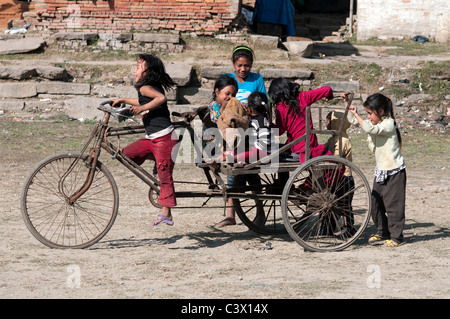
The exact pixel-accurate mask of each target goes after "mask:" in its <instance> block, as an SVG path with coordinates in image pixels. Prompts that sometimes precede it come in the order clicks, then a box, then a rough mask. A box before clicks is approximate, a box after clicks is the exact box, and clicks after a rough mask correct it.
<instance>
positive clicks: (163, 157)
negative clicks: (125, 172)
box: [123, 134, 178, 207]
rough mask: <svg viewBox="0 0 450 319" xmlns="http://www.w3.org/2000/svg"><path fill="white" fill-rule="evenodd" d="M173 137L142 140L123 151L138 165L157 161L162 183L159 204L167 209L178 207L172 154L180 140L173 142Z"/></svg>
mask: <svg viewBox="0 0 450 319" xmlns="http://www.w3.org/2000/svg"><path fill="white" fill-rule="evenodd" d="M171 136H172V134H166V135H164V136H161V137H158V138H155V139H152V140H150V139H147V138H142V139H140V140H137V141H136V142H134V143H131V144H130V145H128V146H126V147H125V148H124V149H123V153H124V154H125V155H126V156H127V157H129V158H130V159H132V160H133V161H134V162H135V163H136V164H138V165H141V164H142V163H144V161H145V160H146V159H154V160H155V162H156V169H157V170H158V178H159V182H160V183H161V187H160V194H159V204H160V205H161V206H165V207H174V206H176V205H177V202H176V198H175V187H174V185H173V176H172V172H173V167H174V162H173V161H172V157H171V153H172V148H173V146H174V145H175V144H176V143H178V140H172V139H171Z"/></svg>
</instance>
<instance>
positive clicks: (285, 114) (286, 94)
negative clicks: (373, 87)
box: [268, 78, 334, 163]
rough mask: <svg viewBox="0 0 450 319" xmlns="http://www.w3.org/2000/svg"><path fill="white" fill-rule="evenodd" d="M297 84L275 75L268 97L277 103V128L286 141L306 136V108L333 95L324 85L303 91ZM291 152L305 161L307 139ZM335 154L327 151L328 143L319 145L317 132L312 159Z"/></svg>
mask: <svg viewBox="0 0 450 319" xmlns="http://www.w3.org/2000/svg"><path fill="white" fill-rule="evenodd" d="M299 88H300V85H299V84H298V83H294V82H290V81H289V80H287V79H285V78H276V79H274V80H273V81H272V83H271V84H270V87H269V91H268V93H269V97H270V98H271V99H272V102H273V103H274V104H275V107H276V110H275V114H276V122H275V124H274V127H275V128H277V129H278V130H279V134H280V135H282V134H283V133H284V132H286V135H287V141H286V144H288V143H290V142H292V141H294V140H295V139H297V138H299V137H302V136H304V135H305V131H306V114H305V109H306V107H307V106H310V105H311V104H313V103H314V102H316V101H318V100H320V99H322V100H325V101H328V100H331V99H333V98H334V96H333V90H332V89H331V87H329V86H323V87H320V88H318V89H315V90H310V91H300V90H299ZM309 123H310V124H309V125H310V129H313V122H312V118H311V116H310V121H309ZM291 152H292V153H296V154H299V161H300V162H301V163H303V162H304V161H305V140H303V141H301V142H300V143H298V144H296V145H294V146H293V147H292V148H291ZM321 155H333V154H332V153H331V152H330V151H328V150H327V148H326V147H325V145H322V144H319V143H318V141H317V136H316V134H311V135H310V145H309V158H313V157H317V156H321Z"/></svg>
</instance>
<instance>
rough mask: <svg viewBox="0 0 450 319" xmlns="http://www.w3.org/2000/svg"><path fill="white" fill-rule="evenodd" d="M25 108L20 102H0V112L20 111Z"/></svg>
mask: <svg viewBox="0 0 450 319" xmlns="http://www.w3.org/2000/svg"><path fill="white" fill-rule="evenodd" d="M24 108H25V103H24V102H23V101H20V100H0V110H5V111H21V110H23V109H24Z"/></svg>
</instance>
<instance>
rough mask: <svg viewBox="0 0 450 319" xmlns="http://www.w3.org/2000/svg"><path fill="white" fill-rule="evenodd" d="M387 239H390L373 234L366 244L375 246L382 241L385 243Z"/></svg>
mask: <svg viewBox="0 0 450 319" xmlns="http://www.w3.org/2000/svg"><path fill="white" fill-rule="evenodd" d="M388 239H390V238H389V237H384V236H380V235H377V234H374V235H370V238H369V241H368V242H369V244H370V245H375V244H380V243H381V242H382V241H385V240H388Z"/></svg>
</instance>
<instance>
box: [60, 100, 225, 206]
mask: <svg viewBox="0 0 450 319" xmlns="http://www.w3.org/2000/svg"><path fill="white" fill-rule="evenodd" d="M101 106H103V104H102V105H101ZM99 109H100V110H102V111H104V113H105V116H104V118H103V119H102V120H101V121H99V123H97V125H96V126H95V128H94V129H93V131H92V133H91V136H90V137H89V138H88V140H87V141H86V143H85V145H84V147H83V149H82V151H81V153H82V154H85V153H86V150H87V149H88V147H89V145H91V144H92V143H93V145H92V147H91V149H90V151H89V161H88V165H89V166H90V169H89V173H88V175H87V177H86V181H85V182H84V184H83V186H82V187H81V188H80V189H79V190H77V191H76V192H75V193H74V194H72V195H71V196H67V195H66V197H67V198H68V201H69V203H70V204H73V203H74V202H75V201H76V200H77V199H78V198H80V197H81V196H82V195H83V194H84V193H85V192H86V191H87V190H88V189H89V187H90V186H91V184H92V181H93V178H94V174H95V169H96V166H97V163H98V158H99V156H100V152H101V149H104V150H105V151H106V152H107V153H109V154H110V155H111V156H112V158H113V159H116V160H118V161H119V162H120V163H121V164H122V165H124V166H125V167H126V168H127V169H128V170H130V171H131V172H132V173H133V174H134V175H136V176H137V177H138V178H139V179H140V180H142V181H143V182H144V183H145V184H147V185H148V186H149V187H150V188H151V189H152V190H153V191H155V192H156V193H157V194H158V195H159V192H160V182H159V180H158V179H157V178H155V177H154V176H153V175H152V174H150V173H149V172H148V171H147V170H145V169H144V168H143V167H141V166H139V165H137V164H136V163H135V162H134V161H133V160H131V159H130V158H128V157H127V156H126V155H125V154H123V153H122V152H121V150H118V149H117V148H116V147H115V146H114V145H113V144H112V143H111V142H109V141H108V139H107V138H108V137H115V136H116V137H118V138H120V136H123V135H133V134H143V133H145V128H144V126H143V125H132V126H122V127H110V126H109V121H110V118H111V114H110V113H109V112H108V111H107V110H105V109H102V108H100V107H99ZM191 119H192V118H191ZM191 119H190V120H191ZM190 120H185V121H179V122H174V123H173V124H174V127H175V129H179V128H184V129H187V130H188V132H189V135H190V139H191V142H192V143H193V145H194V148H195V151H196V152H197V155H198V154H200V155H201V149H198V147H196V143H195V137H196V136H195V132H194V130H193V128H192V126H191V125H190ZM181 138H182V137H180V141H181ZM197 138H198V137H197ZM93 140H94V142H93ZM199 152H200V153H199ZM80 158H81V156H80ZM78 160H79V159H78ZM74 164H75V163H74ZM74 164H73V165H74ZM73 165H72V166H73ZM197 166H199V167H200V168H202V169H203V172H204V174H205V176H206V178H207V180H208V183H207V185H209V191H207V192H205V191H198V192H196V191H187V192H175V194H176V196H177V197H209V198H211V197H223V196H226V195H224V193H225V192H226V187H225V183H224V182H223V180H222V178H221V177H220V175H218V174H217V172H215V171H213V170H211V169H210V168H209V166H207V165H201V164H197ZM70 171H71V168H69V170H68V171H67V172H66V174H65V175H64V177H63V178H62V179H61V181H60V187H59V188H60V190H62V189H63V187H62V185H63V183H64V179H65V176H67V175H68V174H69V173H70ZM210 172H212V173H213V175H214V177H215V178H216V180H217V181H218V183H215V182H214V181H213V178H212V177H211V175H210ZM205 184H206V183H205ZM220 186H222V187H220ZM205 203H206V202H205ZM205 203H204V204H205Z"/></svg>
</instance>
